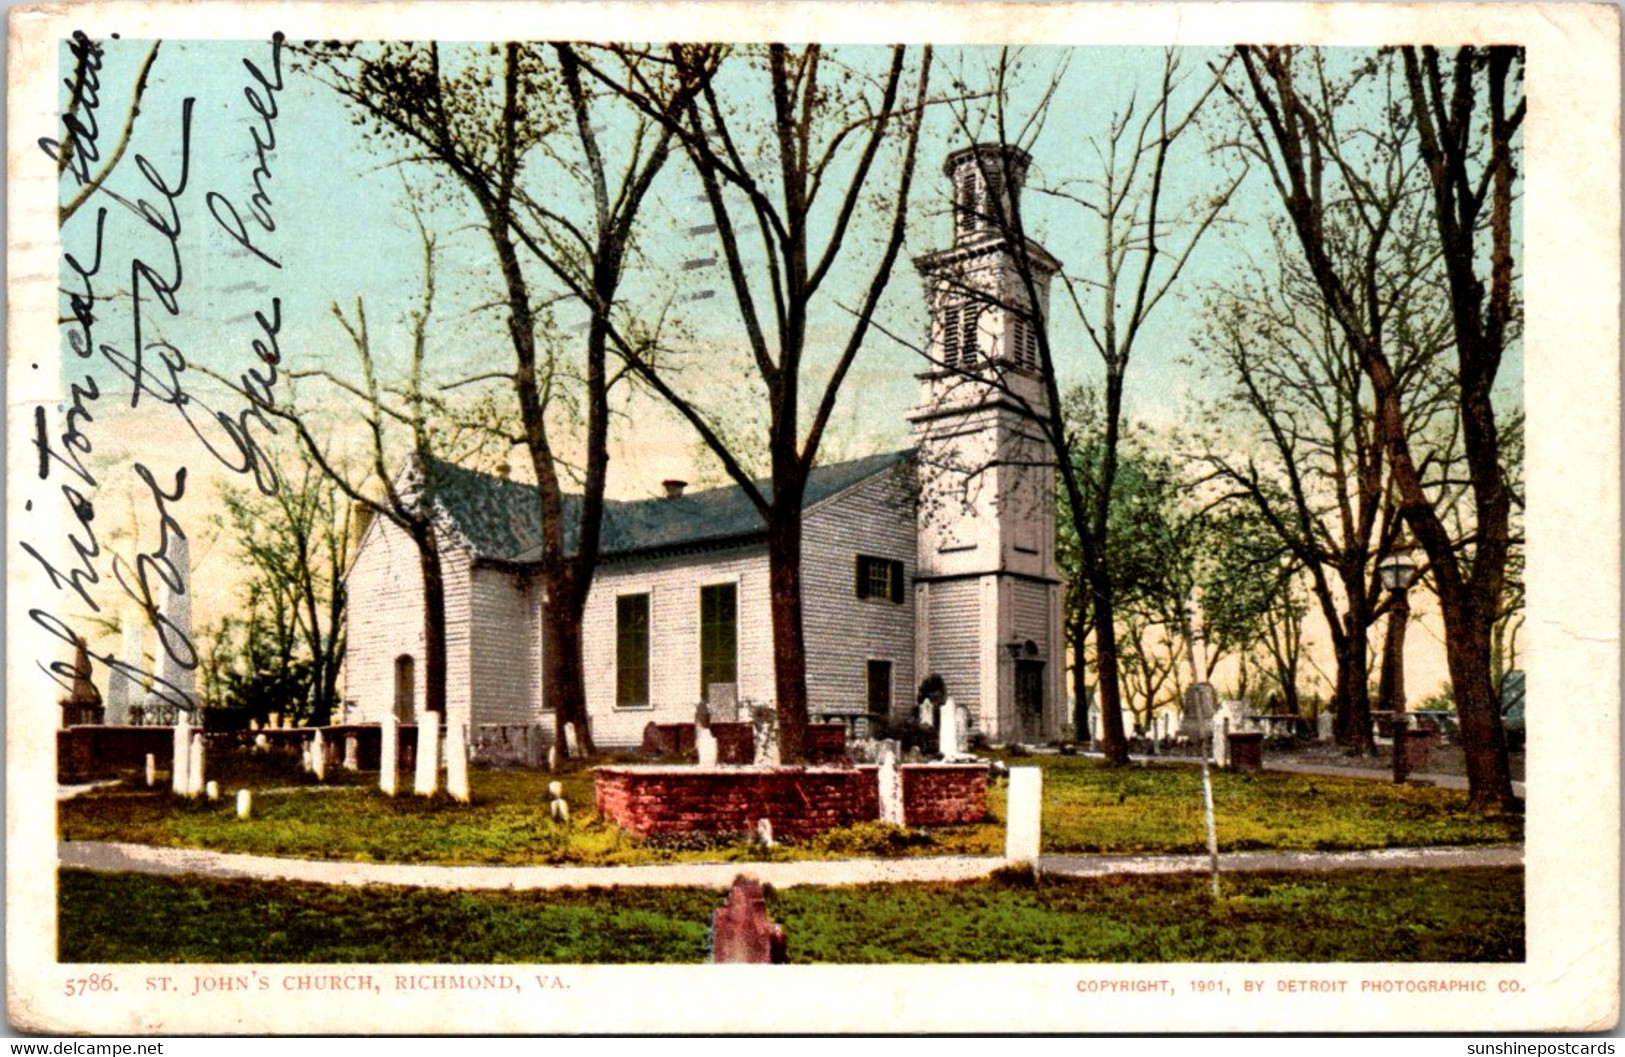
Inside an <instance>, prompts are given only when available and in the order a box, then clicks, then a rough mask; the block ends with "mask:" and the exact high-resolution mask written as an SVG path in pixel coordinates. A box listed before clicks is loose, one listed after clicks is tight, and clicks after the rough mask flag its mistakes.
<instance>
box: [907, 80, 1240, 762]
mask: <svg viewBox="0 0 1625 1057" xmlns="http://www.w3.org/2000/svg"><path fill="white" fill-rule="evenodd" d="M1064 75H1065V70H1064V68H1063V69H1059V70H1057V71H1056V72H1055V73H1053V74H1052V76H1051V77H1050V79H1049V82H1048V87H1047V89H1046V90H1045V91H1043V92H1042V93H1041V94H1040V97H1039V102H1038V103H1037V104H1036V105H1035V106H1034V108H1033V110H1032V112H1031V113H1029V114H1028V115H1027V116H1026V117H1024V118H1023V117H1020V116H1018V115H1015V114H1013V113H1011V112H1010V110H1009V104H1008V100H1009V98H1010V96H1011V94H1012V89H1013V88H1014V87H1015V85H1016V84H1017V83H1018V82H1022V81H1025V80H1026V79H1028V78H1029V77H1030V74H1029V73H1028V72H1027V71H1026V70H1025V68H1024V65H1023V61H1022V59H1021V57H1020V56H1019V54H1018V53H1016V52H1013V51H1012V50H1011V49H1008V48H1007V49H1003V50H1002V51H1001V52H1000V54H999V56H998V58H997V59H996V60H995V61H994V62H993V63H992V66H991V69H990V70H989V71H988V85H987V87H988V91H987V93H986V98H987V99H988V100H990V101H989V102H988V103H986V104H985V105H983V106H981V107H979V108H973V107H970V106H965V107H958V108H956V109H955V113H956V116H957V118H958V121H959V124H960V127H961V130H962V132H963V134H964V135H965V136H966V137H967V138H968V139H970V140H971V141H973V142H984V143H994V144H997V145H999V146H1001V147H1014V148H1016V150H1014V151H1012V150H1002V151H998V152H990V153H988V154H987V155H986V157H987V159H988V160H989V162H990V163H991V165H992V166H993V168H994V169H995V170H997V171H994V172H990V173H987V174H985V175H986V176H988V177H989V178H990V179H989V181H988V182H989V183H990V184H991V183H996V184H997V185H999V186H1003V187H1015V186H1019V184H1020V183H1021V181H1022V178H1023V176H1024V173H1023V172H1018V171H1017V167H1018V166H1023V165H1024V162H1022V161H1021V160H1020V159H1024V158H1025V157H1026V156H1027V153H1026V151H1027V148H1028V147H1030V146H1031V145H1032V144H1033V142H1034V141H1035V140H1036V139H1037V137H1038V135H1039V133H1040V132H1041V131H1042V130H1043V128H1044V125H1045V123H1046V121H1047V120H1049V119H1050V118H1052V117H1053V116H1054V102H1055V99H1056V98H1057V92H1058V90H1059V87H1060V84H1061V82H1062V79H1063V77H1064ZM1219 81H1220V77H1219V76H1215V77H1212V78H1211V79H1208V80H1206V81H1205V82H1203V83H1198V84H1196V85H1194V86H1192V85H1190V84H1188V83H1187V78H1186V74H1185V72H1184V71H1182V70H1181V68H1180V63H1179V60H1178V57H1177V55H1176V53H1175V52H1174V51H1173V50H1171V49H1170V50H1169V51H1168V52H1166V53H1165V56H1164V61H1163V67H1162V70H1161V74H1160V77H1159V78H1158V80H1157V83H1156V87H1155V89H1154V90H1153V91H1152V92H1150V93H1148V95H1149V101H1147V102H1142V100H1141V99H1140V97H1139V96H1138V95H1136V96H1134V97H1131V99H1130V100H1129V102H1128V103H1127V104H1125V105H1124V106H1123V107H1122V108H1121V109H1120V110H1118V111H1116V112H1115V113H1114V114H1113V116H1112V117H1111V119H1110V120H1109V122H1108V123H1107V126H1106V129H1105V131H1104V133H1103V134H1101V135H1099V136H1089V137H1086V138H1087V139H1088V141H1089V142H1090V143H1091V145H1092V147H1093V153H1094V154H1095V156H1096V157H1097V158H1098V159H1099V167H1098V170H1097V171H1096V172H1095V173H1094V174H1093V175H1092V176H1088V177H1083V178H1078V179H1073V180H1066V181H1058V182H1056V183H1055V184H1054V185H1053V186H1035V188H1034V189H1035V190H1037V191H1038V192H1039V193H1041V194H1044V195H1046V196H1048V197H1049V198H1051V199H1053V200H1054V201H1055V203H1056V204H1057V206H1058V207H1061V208H1063V209H1067V210H1070V211H1071V213H1070V214H1069V215H1070V217H1071V218H1073V219H1075V220H1077V221H1078V225H1077V226H1078V227H1079V228H1080V229H1081V228H1082V227H1083V226H1084V224H1085V223H1088V224H1090V225H1092V226H1093V227H1094V229H1095V230H1096V231H1098V233H1099V237H1100V243H1099V246H1098V248H1097V249H1096V250H1095V251H1094V252H1092V253H1088V255H1087V258H1088V260H1089V262H1090V264H1088V265H1085V266H1083V267H1082V268H1081V269H1080V270H1079V271H1077V272H1075V273H1074V272H1071V271H1067V270H1061V271H1059V272H1058V273H1057V274H1058V278H1059V279H1060V281H1061V283H1062V286H1063V289H1064V290H1065V294H1066V298H1067V301H1068V303H1069V304H1070V306H1071V307H1072V309H1073V311H1074V312H1075V314H1076V317H1077V319H1078V322H1079V323H1080V325H1081V326H1082V328H1083V332H1084V334H1085V335H1086V338H1087V344H1088V347H1089V348H1090V349H1092V350H1093V352H1094V353H1095V355H1096V356H1097V357H1098V359H1099V361H1100V363H1101V365H1102V367H1103V368H1104V372H1105V378H1104V382H1103V385H1102V409H1103V417H1102V422H1103V431H1102V441H1101V444H1100V446H1099V448H1098V457H1096V458H1092V459H1080V458H1076V457H1074V455H1075V453H1076V452H1077V451H1079V450H1080V446H1081V441H1080V438H1079V437H1077V436H1076V435H1074V434H1073V433H1072V432H1071V429H1070V427H1069V425H1068V423H1067V422H1066V420H1065V418H1064V417H1063V416H1062V415H1061V414H1060V409H1061V407H1062V400H1061V393H1060V390H1059V387H1058V382H1057V367H1058V365H1060V364H1061V363H1063V362H1064V358H1065V357H1066V356H1067V355H1068V353H1067V352H1066V351H1065V350H1064V349H1063V347H1062V345H1061V343H1060V342H1059V341H1058V340H1057V331H1056V329H1055V327H1054V326H1053V324H1052V323H1051V322H1050V319H1049V317H1048V315H1047V314H1046V312H1045V311H1044V310H1043V307H1042V302H1043V299H1042V297H1041V296H1040V285H1041V282H1042V276H1043V275H1044V274H1046V273H1049V272H1050V271H1052V270H1054V269H1055V268H1056V267H1057V264H1058V262H1055V261H1054V260H1053V259H1051V258H1049V256H1048V254H1046V253H1044V252H1043V251H1042V250H1040V249H1039V248H1038V245H1037V243H1036V242H1033V241H1032V240H1031V239H1029V237H1028V227H1027V220H1026V217H1025V216H1024V215H1023V206H1022V205H1021V199H1020V197H1019V196H1016V195H987V196H985V199H984V201H983V208H982V210H981V214H982V215H980V216H979V217H978V218H977V219H978V220H979V221H980V222H982V223H985V224H987V225H989V226H990V227H991V228H992V230H994V231H996V232H998V233H999V234H1000V235H1001V236H1002V237H1003V238H1004V239H1005V241H1006V243H1007V244H1008V245H1009V246H1010V247H1011V250H1012V256H1013V259H1014V262H1015V271H1016V275H1017V278H1018V283H1017V287H1018V288H1017V289H1016V290H1015V291H1013V293H1011V292H1005V291H998V292H990V291H988V290H986V289H985V288H983V286H982V285H981V284H977V283H974V282H972V281H969V279H968V278H967V280H966V281H965V282H963V283H962V284H960V286H961V287H962V289H961V290H960V291H959V292H960V293H961V294H962V295H963V296H965V297H966V298H969V299H972V300H974V301H975V302H977V303H979V304H981V305H984V306H993V307H999V308H1002V309H1006V310H1009V311H1012V312H1015V313H1016V314H1017V315H1018V317H1019V318H1021V319H1022V320H1023V322H1024V323H1025V325H1026V326H1027V328H1029V330H1030V332H1031V333H1032V334H1033V337H1034V346H1035V348H1034V352H1035V355H1036V363H1037V366H1038V374H1039V376H1040V379H1041V381H1042V384H1043V387H1044V403H1043V406H1035V405H1034V404H1032V403H1031V402H1029V401H1027V400H1026V399H1025V398H1024V397H1023V396H1022V395H1021V393H1020V391H1019V388H1018V387H1012V386H1010V385H1009V384H1008V383H1007V381H1006V379H1004V378H1003V377H1002V376H1001V375H1000V374H999V373H998V371H997V370H993V371H989V370H986V369H982V368H980V367H978V368H975V369H972V370H966V368H965V367H964V366H963V365H962V364H956V363H945V362H944V363H935V364H934V366H935V367H936V369H938V370H946V371H952V372H959V373H962V374H964V375H965V377H966V380H967V382H969V383H972V384H978V385H988V386H992V387H993V388H995V389H996V390H997V391H998V392H999V393H1000V394H1001V395H1002V396H1004V397H1005V398H1006V399H1008V400H1011V401H1013V402H1014V403H1015V404H1016V405H1017V406H1019V407H1021V408H1022V409H1023V413H1024V415H1025V417H1027V418H1028V419H1029V421H1031V422H1032V423H1033V424H1034V425H1035V426H1037V427H1038V428H1039V429H1040V430H1041V432H1042V433H1043V435H1044V437H1045V439H1046V441H1047V442H1048V443H1049V445H1050V447H1051V448H1052V449H1053V451H1054V453H1055V456H1054V465H1055V467H1056V470H1057V477H1058V478H1059V490H1060V494H1061V498H1062V500H1063V502H1064V507H1065V516H1066V517H1067V518H1069V519H1070V521H1071V529H1072V533H1073V536H1074V538H1075V539H1076V541H1077V546H1078V551H1079V554H1080V556H1081V558H1082V571H1083V583H1084V586H1085V589H1086V590H1087V591H1088V593H1089V600H1088V605H1087V606H1086V607H1083V606H1080V607H1078V608H1075V609H1074V613H1075V614H1081V613H1083V612H1085V611H1087V613H1088V618H1089V621H1090V624H1091V625H1092V629H1093V633H1092V639H1093V644H1094V654H1095V658H1096V674H1097V689H1098V693H1099V698H1100V707H1101V710H1102V715H1101V732H1102V742H1103V746H1102V747H1103V750H1104V752H1105V755H1106V758H1107V759H1108V760H1109V761H1110V762H1112V763H1114V764H1119V765H1121V764H1124V763H1127V762H1128V742H1127V739H1126V737H1125V735H1124V731H1123V723H1122V705H1123V702H1122V692H1121V689H1120V681H1121V680H1120V676H1119V657H1118V629H1117V612H1116V590H1115V582H1114V576H1113V569H1112V563H1111V558H1110V553H1111V548H1110V535H1111V527H1110V521H1111V509H1112V496H1113V491H1114V487H1115V484H1116V477H1117V470H1118V443H1119V440H1120V438H1121V436H1122V432H1123V398H1124V392H1125V387H1126V379H1127V377H1128V366H1129V363H1130V362H1131V361H1132V359H1133V358H1134V353H1135V351H1136V349H1137V348H1138V347H1139V344H1140V342H1141V341H1142V337H1143V335H1144V333H1145V330H1146V325H1147V322H1148V320H1150V319H1151V318H1152V316H1153V315H1154V314H1155V312H1156V310H1157V308H1158V306H1159V305H1160V304H1161V303H1162V302H1163V299H1164V298H1165V297H1167V295H1168V293H1169V292H1170V291H1171V290H1172V289H1173V287H1174V286H1175V284H1176V283H1177V282H1178V280H1179V278H1180V276H1181V274H1182V273H1183V271H1184V269H1185V265H1186V264H1187V263H1188V262H1189V260H1190V257H1191V254H1192V253H1193V252H1194V251H1195V249H1196V247H1197V245H1198V244H1199V243H1200V242H1201V241H1202V238H1203V237H1204V236H1205V235H1206V234H1207V232H1208V230H1209V229H1210V228H1211V227H1212V225H1213V224H1214V222H1215V221H1216V220H1217V219H1218V217H1219V215H1220V214H1221V213H1222V211H1223V210H1224V208H1225V207H1226V205H1227V204H1228V203H1229V201H1230V198H1231V196H1232V195H1233V194H1234V192H1235V189H1236V187H1237V186H1239V184H1240V180H1241V176H1240V175H1223V176H1221V177H1220V179H1219V181H1218V184H1217V186H1216V188H1215V189H1214V190H1213V191H1212V192H1211V193H1210V194H1206V195H1202V196H1199V197H1198V198H1197V199H1196V200H1194V201H1188V202H1181V203H1175V202H1170V201H1168V200H1167V191H1166V188H1167V180H1166V177H1167V173H1168V165H1169V159H1170V157H1171V156H1172V153H1173V150H1174V148H1175V145H1176V144H1177V143H1179V142H1180V141H1181V140H1182V139H1184V138H1185V137H1187V136H1188V135H1190V134H1192V132H1193V130H1194V129H1195V128H1196V124H1197V118H1198V115H1199V114H1200V113H1201V112H1202V110H1203V108H1204V106H1205V105H1206V103H1207V101H1208V99H1209V98H1210V97H1211V96H1212V94H1213V92H1214V91H1215V90H1216V88H1217V86H1218V84H1219ZM1073 627H1074V632H1076V630H1077V628H1078V624H1077V621H1076V620H1074V622H1073ZM1076 641H1077V640H1076V636H1074V645H1076ZM1076 663H1077V659H1076V657H1075V658H1074V664H1076ZM1078 681H1079V682H1080V683H1081V679H1078Z"/></svg>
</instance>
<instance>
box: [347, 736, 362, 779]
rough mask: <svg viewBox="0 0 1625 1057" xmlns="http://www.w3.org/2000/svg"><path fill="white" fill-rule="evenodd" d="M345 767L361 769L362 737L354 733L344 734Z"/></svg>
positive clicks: (348, 769) (355, 769)
mask: <svg viewBox="0 0 1625 1057" xmlns="http://www.w3.org/2000/svg"><path fill="white" fill-rule="evenodd" d="M344 769H345V770H346V771H359V770H361V739H360V738H358V737H356V736H355V735H354V734H346V735H344Z"/></svg>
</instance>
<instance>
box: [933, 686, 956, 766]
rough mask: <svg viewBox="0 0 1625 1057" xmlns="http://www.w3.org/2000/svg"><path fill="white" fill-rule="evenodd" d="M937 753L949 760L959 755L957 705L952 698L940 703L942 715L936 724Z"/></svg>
mask: <svg viewBox="0 0 1625 1057" xmlns="http://www.w3.org/2000/svg"><path fill="white" fill-rule="evenodd" d="M937 755H938V756H941V757H942V758H943V759H944V760H951V759H953V758H954V757H955V756H958V755H959V706H958V705H956V704H954V699H953V698H951V697H950V698H948V700H946V701H944V702H943V704H942V715H941V717H940V722H939V723H938V724H937Z"/></svg>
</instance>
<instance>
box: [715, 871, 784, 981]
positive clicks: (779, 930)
mask: <svg viewBox="0 0 1625 1057" xmlns="http://www.w3.org/2000/svg"><path fill="white" fill-rule="evenodd" d="M788 949H789V944H788V943H787V942H786V940H785V935H784V927H783V926H782V925H775V924H774V923H773V922H772V920H770V919H769V918H768V916H767V898H766V896H764V895H763V894H762V886H761V883H760V882H758V881H757V880H756V879H755V878H754V877H747V876H746V875H744V874H740V875H739V876H738V877H735V878H734V883H733V887H732V888H730V889H729V890H728V898H727V900H726V901H725V902H724V903H723V904H722V906H721V907H719V908H717V909H716V910H714V911H712V913H711V961H712V962H716V963H722V962H734V963H739V962H744V963H749V964H755V965H783V964H784V963H785V962H786V961H788V960H789V958H788Z"/></svg>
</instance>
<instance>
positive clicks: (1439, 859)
mask: <svg viewBox="0 0 1625 1057" xmlns="http://www.w3.org/2000/svg"><path fill="white" fill-rule="evenodd" d="M1219 859H1220V869H1221V870H1227V871H1236V870H1344V869H1356V870H1360V869H1398V868H1417V867H1419V868H1439V867H1454V866H1517V865H1521V864H1522V862H1523V849H1522V848H1521V847H1519V846H1517V845H1492V846H1488V847H1477V848H1396V849H1391V850H1385V851H1371V852H1233V853H1230V854H1226V855H1221V856H1220V857H1219ZM57 861H58V863H59V864H60V865H61V866H63V867H72V868H77V869H85V870H94V871H97V872H99V873H118V872H131V873H143V874H154V875H159V876H168V877H173V876H180V875H183V874H192V875H197V876H203V877H219V878H249V879H258V880H266V881H304V882H310V883H315V884H331V885H352V886H361V885H370V884H379V885H407V886H411V887H417V888H446V889H513V890H519V889H549V888H587V887H593V886H606V887H608V886H618V885H635V886H639V887H662V888H665V887H672V888H678V887H682V888H718V889H722V888H727V887H728V886H729V885H730V884H732V883H733V879H734V878H735V877H736V876H738V875H739V874H741V873H748V874H751V875H753V876H755V877H756V878H757V879H759V880H761V881H763V882H765V883H767V884H771V885H774V886H776V887H779V888H792V887H795V886H797V885H858V884H889V883H896V882H901V881H968V880H974V879H976V878H979V877H985V876H987V875H988V874H989V873H991V872H992V871H994V870H996V869H998V868H999V867H1000V866H1003V865H1004V860H1003V859H997V858H992V857H972V856H944V857H938V858H918V859H836V860H825V861H821V862H772V863H770V862H758V863H671V864H665V865H657V866H434V865H427V864H414V863H348V862H323V861H319V860H312V859H280V858H270V857H267V856H260V855H238V854H233V853H228V852H216V851H202V850H198V849H193V848H159V847H153V846H150V845H145V844H117V843H111V842H100V841H65V842H62V843H60V844H58V845H57ZM1039 866H1040V869H1041V870H1042V871H1043V872H1045V873H1054V874H1061V875H1064V876H1068V877H1102V876H1107V875H1110V874H1170V873H1193V872H1200V871H1204V870H1206V869H1207V868H1208V859H1207V856H1205V855H1147V856H1105V855H1079V856H1068V855H1047V856H1044V857H1043V858H1042V859H1041V860H1040V862H1039Z"/></svg>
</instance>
